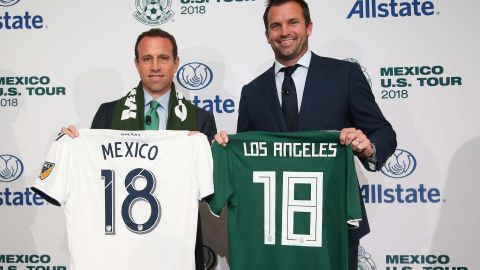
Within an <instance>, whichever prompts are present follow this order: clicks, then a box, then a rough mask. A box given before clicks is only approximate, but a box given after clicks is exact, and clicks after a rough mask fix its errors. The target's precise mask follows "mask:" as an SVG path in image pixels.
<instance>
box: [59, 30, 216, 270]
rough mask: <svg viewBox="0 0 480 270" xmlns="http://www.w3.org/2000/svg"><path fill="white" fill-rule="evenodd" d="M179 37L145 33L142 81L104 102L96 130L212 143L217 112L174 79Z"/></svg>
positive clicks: (72, 132) (198, 251)
mask: <svg viewBox="0 0 480 270" xmlns="http://www.w3.org/2000/svg"><path fill="white" fill-rule="evenodd" d="M177 54H178V49H177V44H176V41H175V38H174V37H173V36H172V35H171V34H169V33H167V32H165V31H163V30H161V29H151V30H149V31H147V32H144V33H142V34H141V35H140V36H138V38H137V42H136V44H135V66H136V68H137V71H138V74H139V75H140V79H141V82H140V83H139V84H138V86H137V87H136V88H134V89H132V90H131V91H130V92H129V93H128V94H127V95H126V96H125V97H122V98H120V99H118V100H115V101H112V102H107V103H103V104H102V105H101V106H100V107H99V108H98V111H97V113H96V114H95V117H94V119H93V121H92V125H91V128H93V129H118V130H144V129H150V130H152V129H153V130H165V129H172V130H190V131H200V132H202V133H204V134H205V135H207V137H208V138H209V139H210V140H211V139H212V138H213V136H214V135H215V134H216V133H217V129H216V125H215V119H214V116H213V113H211V112H207V111H205V110H203V109H200V108H197V107H195V106H193V105H192V104H191V103H190V102H189V101H188V100H185V98H184V97H183V95H182V93H180V92H178V91H176V90H175V85H174V84H173V76H174V74H175V72H176V71H177V69H178V65H179V61H180V60H179V57H178V55H177ZM62 132H63V133H65V134H67V135H69V136H70V137H72V138H73V137H77V136H79V133H78V131H77V129H76V128H75V126H69V127H67V128H62ZM195 264H196V269H197V270H200V269H202V270H203V269H204V262H203V241H202V233H201V227H200V217H199V220H198V227H197V241H196V247H195Z"/></svg>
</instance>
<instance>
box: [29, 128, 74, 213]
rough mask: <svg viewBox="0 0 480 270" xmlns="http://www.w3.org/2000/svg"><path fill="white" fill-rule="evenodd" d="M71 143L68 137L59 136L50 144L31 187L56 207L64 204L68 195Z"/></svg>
mask: <svg viewBox="0 0 480 270" xmlns="http://www.w3.org/2000/svg"><path fill="white" fill-rule="evenodd" d="M71 141H72V139H70V138H69V137H68V136H62V135H60V136H59V138H57V140H55V141H54V142H53V143H52V145H51V146H50V149H49V151H48V154H47V158H46V159H45V161H44V162H43V166H42V169H41V171H40V174H39V175H38V176H37V178H36V179H35V182H34V185H33V187H32V190H33V191H34V192H35V193H37V194H38V195H40V196H41V197H42V198H43V199H44V200H46V201H47V202H49V203H51V204H53V205H56V206H60V205H62V204H65V202H66V201H67V199H68V195H69V184H68V182H69V177H68V167H69V164H68V163H69V156H70V155H69V148H70V145H71Z"/></svg>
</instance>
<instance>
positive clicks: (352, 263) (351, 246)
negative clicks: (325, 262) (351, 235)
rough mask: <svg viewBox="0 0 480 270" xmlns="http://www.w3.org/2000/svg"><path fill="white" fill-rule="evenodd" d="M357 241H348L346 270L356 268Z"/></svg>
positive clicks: (356, 269)
mask: <svg viewBox="0 0 480 270" xmlns="http://www.w3.org/2000/svg"><path fill="white" fill-rule="evenodd" d="M359 245H360V242H359V241H355V240H354V241H348V270H358V246H359Z"/></svg>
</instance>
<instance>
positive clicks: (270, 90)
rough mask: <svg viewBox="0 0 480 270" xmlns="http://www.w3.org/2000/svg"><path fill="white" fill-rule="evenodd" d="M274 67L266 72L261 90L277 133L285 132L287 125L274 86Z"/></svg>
mask: <svg viewBox="0 0 480 270" xmlns="http://www.w3.org/2000/svg"><path fill="white" fill-rule="evenodd" d="M274 66H275V65H274ZM274 66H272V67H271V68H270V69H269V70H268V71H267V74H266V75H267V79H266V80H264V81H263V84H264V85H263V87H262V89H263V95H264V97H265V100H266V102H267V106H268V108H269V109H270V112H271V113H272V115H273V118H274V119H275V126H276V127H277V128H278V130H277V131H280V132H285V131H287V124H286V123H285V120H284V119H283V112H282V107H281V105H280V101H279V100H278V94H277V86H276V85H275V69H274Z"/></svg>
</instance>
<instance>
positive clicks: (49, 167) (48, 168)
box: [39, 161, 55, 180]
mask: <svg viewBox="0 0 480 270" xmlns="http://www.w3.org/2000/svg"><path fill="white" fill-rule="evenodd" d="M54 167H55V163H52V162H48V161H45V162H44V163H43V167H42V172H41V173H40V176H39V177H40V180H45V178H47V177H48V176H49V175H50V174H51V173H52V171H53V168H54Z"/></svg>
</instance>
